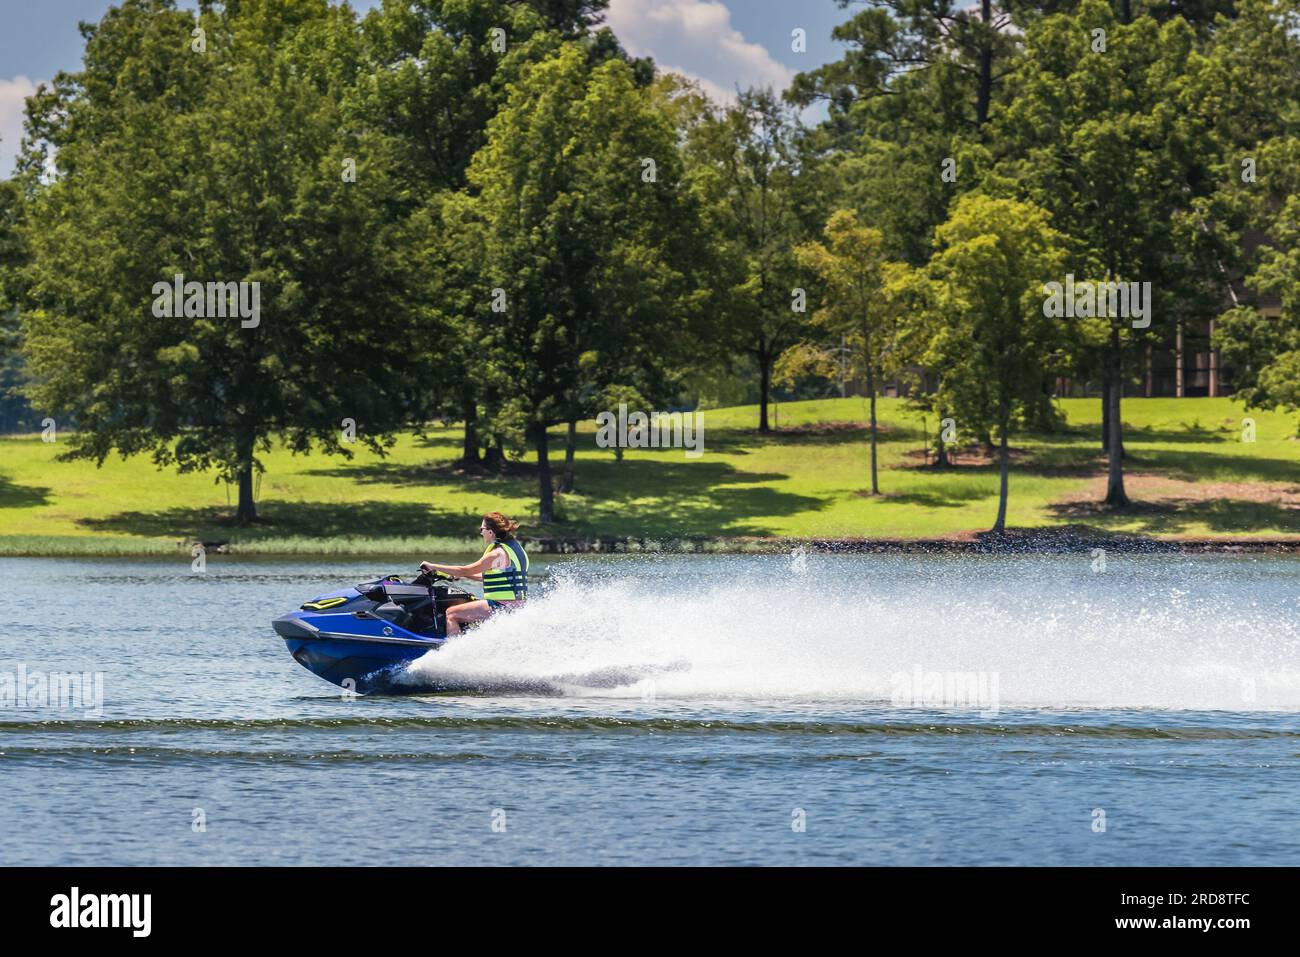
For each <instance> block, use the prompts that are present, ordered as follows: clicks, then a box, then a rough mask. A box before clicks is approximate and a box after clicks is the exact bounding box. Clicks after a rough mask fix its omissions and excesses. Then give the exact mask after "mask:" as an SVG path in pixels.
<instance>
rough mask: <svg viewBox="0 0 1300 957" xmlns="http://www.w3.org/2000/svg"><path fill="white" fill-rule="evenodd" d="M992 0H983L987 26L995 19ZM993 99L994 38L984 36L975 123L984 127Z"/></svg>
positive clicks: (981, 11) (981, 7) (982, 10)
mask: <svg viewBox="0 0 1300 957" xmlns="http://www.w3.org/2000/svg"><path fill="white" fill-rule="evenodd" d="M992 6H993V4H992V0H981V2H980V17H981V18H982V20H983V21H984V25H985V27H988V26H989V23H990V22H991V21H992V19H993V10H992ZM992 100H993V40H992V38H991V37H988V36H986V37H984V39H983V40H982V41H981V48H980V73H979V91H978V93H977V94H976V100H975V125H976V126H977V127H982V126H983V125H984V123H985V122H986V121H987V120H988V118H989V103H991V102H992Z"/></svg>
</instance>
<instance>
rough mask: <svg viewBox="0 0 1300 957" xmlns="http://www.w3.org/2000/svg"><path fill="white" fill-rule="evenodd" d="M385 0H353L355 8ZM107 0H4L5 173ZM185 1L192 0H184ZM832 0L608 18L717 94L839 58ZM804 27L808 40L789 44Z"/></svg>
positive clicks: (627, 2)
mask: <svg viewBox="0 0 1300 957" xmlns="http://www.w3.org/2000/svg"><path fill="white" fill-rule="evenodd" d="M378 3H379V0H353V2H352V6H353V7H354V8H356V9H358V10H362V11H364V10H368V9H370V8H371V7H374V6H377V5H378ZM110 5H111V3H110V0H0V177H2V176H8V175H9V173H10V171H11V170H12V167H13V160H14V155H15V153H16V152H17V149H18V142H19V140H20V139H21V137H22V115H23V99H24V98H25V97H27V96H30V95H31V94H32V93H34V92H35V91H36V87H37V85H38V84H39V83H41V82H42V81H48V80H50V79H51V78H52V77H53V76H54V74H55V73H56V72H58V71H59V70H75V69H77V68H78V67H79V66H80V64H81V51H82V40H81V34H80V33H78V32H77V23H78V21H81V20H90V21H98V20H99V18H100V17H102V16H103V14H104V11H105V10H107V9H108V8H109V6H110ZM180 6H182V7H190V6H192V4H191V3H188V2H185V0H181V3H180ZM848 15H849V14H848V13H846V12H845V11H843V10H841V9H840V8H839V7H838V6H837V5H836V3H835V0H725V2H724V0H611V3H610V8H609V13H608V16H607V18H606V23H607V25H608V26H610V27H612V28H613V30H614V32H615V33H617V34H618V36H619V38H620V39H621V40H622V42H623V45H624V46H625V47H626V48H627V49H628V50H629V52H631V53H632V54H633V55H635V56H652V57H654V59H655V62H656V63H657V64H659V66H660V67H661V68H664V69H671V70H674V71H676V72H679V73H683V74H685V75H687V76H689V77H691V78H693V79H695V80H698V81H699V82H700V84H701V85H702V86H703V87H704V89H705V90H707V91H708V92H709V93H710V94H711V95H712V96H714V97H715V98H718V99H725V98H728V97H730V96H732V95H734V93H735V91H736V89H737V88H738V87H748V86H772V87H775V88H776V89H777V90H783V89H785V87H786V86H787V85H788V84H789V82H790V79H791V78H792V77H793V76H794V75H795V74H796V73H798V72H800V71H801V70H810V69H814V68H815V67H817V66H820V65H821V64H823V63H826V62H829V61H831V60H834V59H837V58H838V57H839V55H840V50H839V48H838V45H837V44H835V43H834V42H833V41H832V40H831V38H830V33H831V29H832V28H833V27H834V26H835V25H836V24H837V23H839V22H841V21H842V20H844V19H846V18H847V17H848ZM795 28H800V29H803V30H804V31H805V33H806V37H807V49H806V51H805V52H802V53H797V52H795V51H794V50H792V43H791V33H792V31H793V30H794V29H795Z"/></svg>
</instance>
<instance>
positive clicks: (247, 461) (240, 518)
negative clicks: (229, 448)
mask: <svg viewBox="0 0 1300 957" xmlns="http://www.w3.org/2000/svg"><path fill="white" fill-rule="evenodd" d="M236 456H237V458H238V459H239V463H238V469H239V505H238V506H237V507H236V508H235V524H237V525H250V524H252V523H253V522H255V521H257V503H256V502H254V501H253V440H251V439H240V440H239V442H238V444H237V446H236Z"/></svg>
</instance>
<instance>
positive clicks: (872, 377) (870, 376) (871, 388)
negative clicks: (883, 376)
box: [867, 362, 880, 495]
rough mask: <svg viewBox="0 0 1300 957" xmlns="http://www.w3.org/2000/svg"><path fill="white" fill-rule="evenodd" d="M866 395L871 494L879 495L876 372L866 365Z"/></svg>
mask: <svg viewBox="0 0 1300 957" xmlns="http://www.w3.org/2000/svg"><path fill="white" fill-rule="evenodd" d="M867 394H868V395H869V396H871V494H872V495H879V494H880V483H879V482H878V481H877V480H876V370H875V369H873V368H872V366H871V363H870V362H868V363H867Z"/></svg>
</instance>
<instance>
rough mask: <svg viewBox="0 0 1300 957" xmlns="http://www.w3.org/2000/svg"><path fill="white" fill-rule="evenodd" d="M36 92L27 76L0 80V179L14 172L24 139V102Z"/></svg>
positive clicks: (34, 85) (33, 84)
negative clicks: (19, 148)
mask: <svg viewBox="0 0 1300 957" xmlns="http://www.w3.org/2000/svg"><path fill="white" fill-rule="evenodd" d="M35 92H36V84H35V83H33V82H32V81H31V80H29V79H28V78H27V77H25V76H16V77H14V78H13V79H12V80H5V79H0V179H6V178H8V176H9V175H10V173H12V172H13V165H14V157H15V156H17V155H18V144H19V143H20V142H21V141H22V138H23V100H24V99H25V98H27V97H29V96H31V95H32V94H33V93H35Z"/></svg>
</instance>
